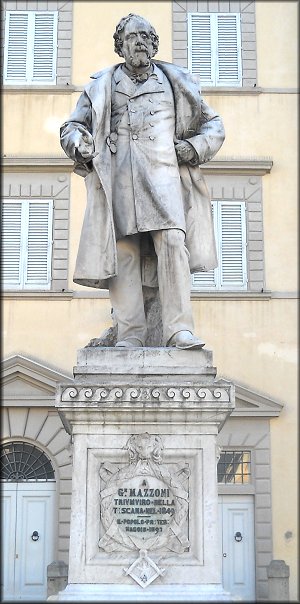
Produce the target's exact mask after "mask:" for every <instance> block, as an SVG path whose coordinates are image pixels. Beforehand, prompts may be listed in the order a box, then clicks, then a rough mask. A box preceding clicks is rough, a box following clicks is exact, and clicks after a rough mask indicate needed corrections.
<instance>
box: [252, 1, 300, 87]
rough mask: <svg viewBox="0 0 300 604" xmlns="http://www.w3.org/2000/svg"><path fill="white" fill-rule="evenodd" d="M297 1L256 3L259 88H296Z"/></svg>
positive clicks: (297, 54)
mask: <svg viewBox="0 0 300 604" xmlns="http://www.w3.org/2000/svg"><path fill="white" fill-rule="evenodd" d="M298 10H299V3H298V2H255V12H256V43H257V56H258V70H257V74H258V86H265V87H274V88H284V87H287V88H289V87H292V88H293V87H295V88H296V87H297V86H298V66H297V65H298V57H299V49H298V45H299V38H298V31H297V27H298V22H299V21H298Z"/></svg>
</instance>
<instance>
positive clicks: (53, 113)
mask: <svg viewBox="0 0 300 604" xmlns="http://www.w3.org/2000/svg"><path fill="white" fill-rule="evenodd" d="M74 96H75V95H73V96H72V95H58V94H51V93H50V92H49V93H47V94H45V93H43V94H42V93H41V94H22V93H21V92H20V94H12V93H8V94H5V95H3V96H2V111H3V116H4V120H3V133H2V145H3V147H2V149H3V153H4V154H9V155H21V156H24V155H27V156H30V155H33V156H34V155H36V156H44V155H56V156H57V155H61V156H64V157H65V155H64V153H63V150H62V148H61V146H60V142H59V128H60V126H61V124H62V123H63V121H64V120H65V119H66V118H67V117H69V115H70V113H71V111H72V110H73V108H74V105H75V103H76V98H74Z"/></svg>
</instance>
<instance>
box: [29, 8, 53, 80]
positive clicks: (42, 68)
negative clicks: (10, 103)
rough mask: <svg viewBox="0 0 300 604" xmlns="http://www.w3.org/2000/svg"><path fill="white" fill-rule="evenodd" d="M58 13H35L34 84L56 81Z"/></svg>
mask: <svg viewBox="0 0 300 604" xmlns="http://www.w3.org/2000/svg"><path fill="white" fill-rule="evenodd" d="M56 17H57V14H56V13H35V15H34V42H33V74H32V81H33V82H47V83H49V82H50V81H53V80H54V81H55V63H56Z"/></svg>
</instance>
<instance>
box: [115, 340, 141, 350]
mask: <svg viewBox="0 0 300 604" xmlns="http://www.w3.org/2000/svg"><path fill="white" fill-rule="evenodd" d="M141 346H143V343H142V342H141V340H139V339H138V338H128V339H126V340H120V341H119V342H117V343H116V348H137V347H141Z"/></svg>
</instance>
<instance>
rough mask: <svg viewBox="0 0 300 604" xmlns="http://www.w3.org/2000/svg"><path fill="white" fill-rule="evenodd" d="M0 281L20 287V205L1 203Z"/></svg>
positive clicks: (19, 203)
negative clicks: (0, 273) (0, 263)
mask: <svg viewBox="0 0 300 604" xmlns="http://www.w3.org/2000/svg"><path fill="white" fill-rule="evenodd" d="M1 205H2V220H1V222H2V225H1V229H2V280H3V283H4V284H7V285H8V286H9V285H11V286H20V285H21V272H22V271H21V269H22V267H21V247H22V242H21V235H22V229H21V227H22V203H21V202H18V203H13V202H5V201H3V202H2V204H1Z"/></svg>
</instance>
